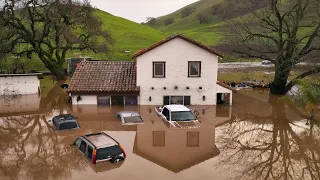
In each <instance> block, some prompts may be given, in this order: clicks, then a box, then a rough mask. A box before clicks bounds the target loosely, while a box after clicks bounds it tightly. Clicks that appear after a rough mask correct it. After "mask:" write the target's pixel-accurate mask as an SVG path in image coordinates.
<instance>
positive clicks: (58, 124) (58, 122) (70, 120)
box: [52, 114, 80, 131]
mask: <svg viewBox="0 0 320 180" xmlns="http://www.w3.org/2000/svg"><path fill="white" fill-rule="evenodd" d="M52 125H53V126H54V127H55V129H56V130H57V131H61V130H67V129H68V130H70V129H77V128H79V127H80V126H79V124H78V121H77V118H76V117H74V116H73V115H71V114H60V115H58V116H55V117H53V118H52Z"/></svg>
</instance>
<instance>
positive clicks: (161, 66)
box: [153, 62, 166, 78]
mask: <svg viewBox="0 0 320 180" xmlns="http://www.w3.org/2000/svg"><path fill="white" fill-rule="evenodd" d="M153 77H154V78H164V77H166V63H165V62H153Z"/></svg>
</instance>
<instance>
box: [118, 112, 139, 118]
mask: <svg viewBox="0 0 320 180" xmlns="http://www.w3.org/2000/svg"><path fill="white" fill-rule="evenodd" d="M117 114H119V115H121V116H123V117H129V116H140V114H139V113H137V112H136V111H121V112H118V113H117Z"/></svg>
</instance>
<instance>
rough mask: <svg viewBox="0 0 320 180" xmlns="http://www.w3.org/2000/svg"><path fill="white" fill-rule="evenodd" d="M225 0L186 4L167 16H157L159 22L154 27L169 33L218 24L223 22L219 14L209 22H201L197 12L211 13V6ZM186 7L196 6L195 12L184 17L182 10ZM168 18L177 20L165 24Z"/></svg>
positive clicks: (207, 0) (206, 0)
mask: <svg viewBox="0 0 320 180" xmlns="http://www.w3.org/2000/svg"><path fill="white" fill-rule="evenodd" d="M221 1H223V0H202V1H197V2H195V3H192V4H190V5H188V6H185V7H183V8H181V9H179V10H177V11H175V12H173V13H171V14H168V15H166V16H162V17H159V18H157V23H156V24H155V25H152V26H151V27H152V28H155V29H157V30H160V31H163V32H169V33H177V32H179V33H182V32H185V31H190V30H194V29H201V28H205V27H208V26H210V25H213V24H216V23H219V22H221V18H219V17H218V16H212V20H211V22H209V23H204V24H200V23H199V21H198V20H197V18H196V17H197V14H198V13H208V14H209V13H210V12H211V7H212V6H213V5H214V4H217V3H219V2H221ZM186 7H191V8H195V12H193V13H192V14H191V15H189V16H187V17H184V18H182V10H183V9H184V8H186ZM168 18H173V19H174V20H175V22H174V23H173V24H170V25H168V26H165V25H164V21H165V20H166V19H168Z"/></svg>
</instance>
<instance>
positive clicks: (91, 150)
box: [71, 132, 126, 164]
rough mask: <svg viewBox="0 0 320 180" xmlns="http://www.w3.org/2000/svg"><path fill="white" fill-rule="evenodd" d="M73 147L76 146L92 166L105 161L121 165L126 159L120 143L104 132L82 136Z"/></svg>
mask: <svg viewBox="0 0 320 180" xmlns="http://www.w3.org/2000/svg"><path fill="white" fill-rule="evenodd" d="M71 145H72V146H75V147H76V148H77V149H78V150H79V151H80V153H81V154H83V155H84V156H85V157H86V158H87V159H88V160H89V161H90V162H91V163H92V164H96V163H99V162H105V161H110V162H111V163H119V162H121V161H123V160H125V158H126V153H125V151H124V149H123V147H122V146H121V145H120V143H119V142H118V141H116V140H115V139H113V138H112V137H111V136H109V135H108V134H106V133H103V132H101V133H95V134H87V135H84V136H80V137H79V138H78V139H77V140H75V141H74V142H73V143H72V144H71Z"/></svg>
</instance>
